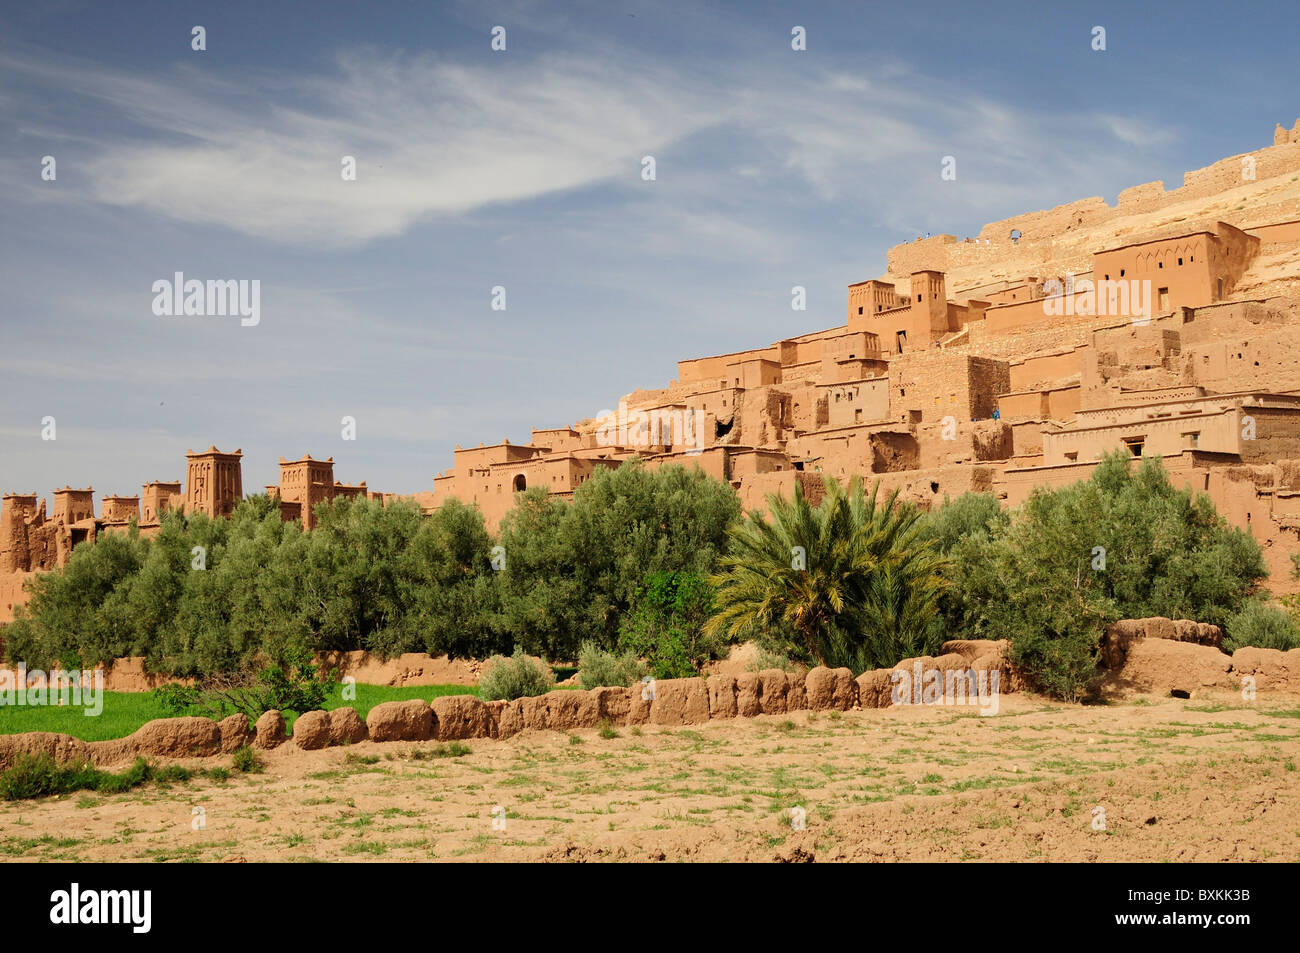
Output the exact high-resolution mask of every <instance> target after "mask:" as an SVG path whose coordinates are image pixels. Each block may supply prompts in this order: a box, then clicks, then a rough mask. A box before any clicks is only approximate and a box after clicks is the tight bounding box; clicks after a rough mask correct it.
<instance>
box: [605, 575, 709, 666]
mask: <svg viewBox="0 0 1300 953" xmlns="http://www.w3.org/2000/svg"><path fill="white" fill-rule="evenodd" d="M712 614H713V589H712V587H711V586H710V585H709V582H708V580H706V579H705V578H704V577H703V576H700V575H698V574H697V573H693V572H653V573H650V574H649V575H647V576H646V578H645V585H644V586H643V588H642V590H641V593H640V597H639V599H638V600H637V605H636V608H635V609H634V610H633V611H632V612H631V613H630V614H629V615H628V616H627V618H625V619H624V621H623V625H622V627H621V629H620V631H619V636H618V640H619V645H620V646H622V647H623V649H624V651H625V652H630V653H632V654H633V655H635V656H638V657H640V658H644V659H645V660H646V662H647V663H648V665H649V668H650V674H652V675H653V676H654V677H655V678H689V677H691V676H693V675H697V674H699V669H700V666H701V665H703V664H704V663H705V662H707V661H709V660H710V659H716V658H720V657H721V656H722V654H723V653H724V652H725V651H726V648H727V645H728V636H727V635H726V633H724V632H722V631H721V630H710V629H708V628H707V627H706V623H707V622H708V620H709V617H710V616H711V615H712Z"/></svg>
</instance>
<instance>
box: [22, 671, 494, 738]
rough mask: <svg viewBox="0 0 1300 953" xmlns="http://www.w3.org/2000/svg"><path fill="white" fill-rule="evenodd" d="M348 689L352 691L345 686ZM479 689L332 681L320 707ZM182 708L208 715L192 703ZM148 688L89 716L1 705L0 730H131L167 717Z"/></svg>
mask: <svg viewBox="0 0 1300 953" xmlns="http://www.w3.org/2000/svg"><path fill="white" fill-rule="evenodd" d="M345 688H348V689H355V690H356V698H355V700H350V701H344V699H343V691H344V689H345ZM349 694H351V692H349ZM477 694H478V689H477V688H474V687H472V686H470V685H422V686H405V687H396V686H392V685H363V684H361V683H359V682H358V683H357V684H355V685H351V686H348V685H344V684H343V683H342V682H339V683H336V684H335V685H333V686H332V687H331V689H330V693H329V695H327V696H326V698H325V708H326V710H327V711H332V710H333V709H335V708H343V707H345V706H351V707H352V708H355V709H356V710H357V714H358V715H360V716H361V720H362V721H364V720H365V718H366V716H367V715H368V714H370V709H372V708H374V707H375V706H376V705H378V704H381V703H382V702H395V701H409V700H410V699H412V698H419V699H422V700H424V701H432V700H433V699H435V698H439V697H441V696H443V695H477ZM187 714H192V715H207V712H204V711H200V710H198V709H191V710H190V711H189V712H187ZM170 717H172V715H171V713H170V712H167V711H165V710H164V709H163V708H162V706H161V705H159V704H158V701H157V700H156V699H155V698H154V697H153V693H152V692H104V704H103V711H101V712H100V713H99V714H98V715H95V716H88V715H86V714H85V710H84V708H73V707H71V706H69V705H62V706H59V705H35V706H33V705H0V735H14V734H19V733H21V732H24V731H54V732H58V733H59V734H64V735H71V736H72V737H74V738H80V739H81V740H82V741H108V740H110V739H113V738H125V737H126V736H127V735H130V734H133V733H134V732H135V731H136V729H138V728H139V727H140V726H141V725H143V724H145V722H149V721H153V720H154V719H155V718H170ZM296 719H297V715H296V714H295V713H292V712H285V715H284V720H285V725H286V727H287V729H288V730H289V731H292V730H293V723H294V721H295V720H296Z"/></svg>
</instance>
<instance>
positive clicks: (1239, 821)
mask: <svg viewBox="0 0 1300 953" xmlns="http://www.w3.org/2000/svg"><path fill="white" fill-rule="evenodd" d="M1298 716H1300V708H1296V707H1294V702H1291V703H1290V707H1282V708H1278V707H1270V706H1269V705H1268V704H1266V703H1260V704H1259V705H1258V706H1257V707H1246V706H1243V705H1242V704H1241V702H1240V700H1239V698H1238V699H1236V700H1235V701H1234V700H1233V698H1232V697H1230V696H1228V697H1226V698H1225V702H1224V703H1223V704H1221V705H1220V704H1207V702H1206V701H1205V700H1204V699H1197V700H1188V701H1183V700H1178V699H1154V698H1153V699H1137V700H1136V701H1134V700H1130V701H1126V702H1124V703H1122V704H1116V705H1109V706H1105V707H1094V708H1075V707H1067V706H1062V705H1052V704H1048V703H1046V702H1044V701H1042V700H1040V699H1035V698H1032V697H1027V696H1023V695H1022V696H1004V697H1003V699H1002V708H1001V712H1000V713H999V714H998V715H997V716H994V717H980V716H978V715H977V714H974V713H973V712H971V713H967V712H964V711H963V712H956V711H955V710H954V709H937V708H929V709H921V708H911V709H886V710H879V711H877V710H871V711H852V712H845V713H843V714H838V713H827V712H821V713H810V712H796V713H791V714H789V715H772V716H763V717H759V718H754V719H741V720H735V721H720V722H719V721H715V722H711V723H709V724H706V725H701V726H699V727H698V728H694V729H687V728H671V729H658V728H654V727H651V726H645V727H642V728H639V729H637V728H626V727H623V728H617V729H615V730H616V731H617V737H609V738H606V737H601V735H600V734H599V733H598V732H596V731H590V730H589V731H582V732H578V733H576V734H575V735H573V736H568V735H564V734H559V733H556V732H526V733H524V734H522V735H519V736H516V737H514V738H511V739H509V740H507V741H477V742H470V743H468V745H467V747H468V749H469V753H468V754H462V755H459V756H453V755H449V754H447V753H446V752H447V749H446V748H445V747H442V746H439V745H438V744H436V743H433V742H429V743H424V744H374V743H371V742H366V743H363V744H359V745H355V746H352V747H349V748H333V749H326V750H323V751H315V752H303V751H299V750H297V749H296V748H295V747H294V746H293V745H286V746H284V747H282V748H280V749H277V750H275V751H272V752H267V753H264V754H263V757H264V759H265V771H264V773H262V774H258V775H240V774H232V775H231V778H230V780H229V781H226V782H220V783H219V782H215V781H211V780H199V781H192V782H190V783H188V784H176V785H172V786H170V787H166V788H164V787H161V786H158V785H152V786H149V787H145V788H140V789H137V791H135V792H133V793H131V794H127V795H120V796H112V797H103V796H100V795H91V794H82V795H77V794H74V795H70V796H66V797H62V798H51V799H45V800H41V801H26V802H18V803H6V804H3V805H0V830H2V831H3V834H2V835H0V857H3V858H4V859H7V860H26V861H32V860H52V859H60V860H77V859H88V860H139V861H165V860H204V861H222V860H224V861H231V860H248V861H259V860H277V861H283V860H336V859H343V860H367V859H382V860H425V859H447V860H452V859H462V860H637V861H646V860H656V861H657V860H708V861H741V860H751V861H808V860H817V861H828V860H938V859H942V860H1086V861H1092V860H1102V861H1107V860H1125V861H1163V860H1169V861H1183V860H1202V861H1225V860H1232V861H1240V860H1269V861H1295V860H1298V859H1300V783H1298V782H1300V774H1297V760H1300V717H1298ZM574 739H577V741H576V742H575V741H574ZM439 750H441V751H442V752H443V753H442V754H441V755H440V754H438V753H437V752H439ZM225 760H226V759H210V762H209V763H225ZM498 805H499V806H501V807H502V808H504V811H505V830H498V829H495V828H494V825H493V809H494V808H495V807H497V806H498ZM796 807H802V808H803V809H804V810H805V811H806V829H805V830H802V831H797V830H794V829H793V825H792V821H791V811H792V809H793V808H796ZM195 808H202V809H203V820H204V825H203V829H201V830H194V829H193V826H194V823H193V819H194V817H195V815H194V814H193V809H195ZM1098 808H1101V809H1104V812H1105V813H1104V830H1094V829H1093V828H1094V823H1095V819H1100V815H1099V814H1097V812H1096V809H1098Z"/></svg>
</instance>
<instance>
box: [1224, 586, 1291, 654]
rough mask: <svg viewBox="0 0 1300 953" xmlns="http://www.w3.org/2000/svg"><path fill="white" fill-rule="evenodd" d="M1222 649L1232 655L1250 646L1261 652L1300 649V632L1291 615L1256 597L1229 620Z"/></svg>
mask: <svg viewBox="0 0 1300 953" xmlns="http://www.w3.org/2000/svg"><path fill="white" fill-rule="evenodd" d="M1226 628H1227V634H1226V637H1225V638H1224V640H1223V647H1224V648H1225V649H1227V650H1228V651H1229V652H1235V651H1237V649H1241V648H1246V647H1247V646H1251V647H1254V648H1258V649H1280V650H1281V651H1283V652H1286V651H1289V650H1290V649H1300V629H1297V628H1296V624H1295V619H1294V618H1292V616H1291V613H1289V612H1287V611H1286V610H1285V609H1282V608H1280V607H1278V606H1276V605H1272V604H1270V603H1267V602H1265V601H1264V600H1263V599H1259V598H1254V599H1250V600H1249V601H1247V603H1246V604H1245V605H1244V606H1242V607H1241V611H1240V612H1237V613H1236V614H1234V615H1232V616H1230V617H1229V619H1228V624H1227V626H1226Z"/></svg>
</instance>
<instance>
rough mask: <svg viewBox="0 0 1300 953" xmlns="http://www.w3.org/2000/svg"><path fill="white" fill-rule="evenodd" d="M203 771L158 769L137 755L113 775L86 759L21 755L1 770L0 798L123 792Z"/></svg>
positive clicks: (186, 777)
mask: <svg viewBox="0 0 1300 953" xmlns="http://www.w3.org/2000/svg"><path fill="white" fill-rule="evenodd" d="M202 773H203V772H198V771H191V770H190V769H188V768H182V767H180V766H179V765H168V766H167V767H161V768H160V767H156V766H155V765H153V764H152V763H150V762H149V761H146V760H145V759H144V758H136V759H135V763H134V764H132V765H131V766H130V767H129V768H127V769H126V770H124V771H122V772H120V773H118V774H114V773H113V772H111V771H102V770H100V769H99V768H96V767H95V766H94V765H92V764H90V763H89V762H83V763H81V764H58V763H56V762H55V760H54V759H53V758H51V757H50V756H49V755H47V754H41V755H20V756H19V757H18V759H17V760H16V761H15V762H14V764H13V765H12V766H10V767H8V768H6V769H5V770H4V771H0V798H3V799H4V800H6V801H23V800H28V799H30V798H37V797H49V796H51V795H55V794H71V793H72V792H74V791H98V792H100V793H101V794H123V793H125V792H126V791H129V790H131V789H132V788H136V787H139V786H140V785H142V784H145V783H147V782H149V781H153V782H156V783H159V784H171V783H173V782H185V781H188V780H190V778H192V777H194V776H195V775H201V774H202Z"/></svg>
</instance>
